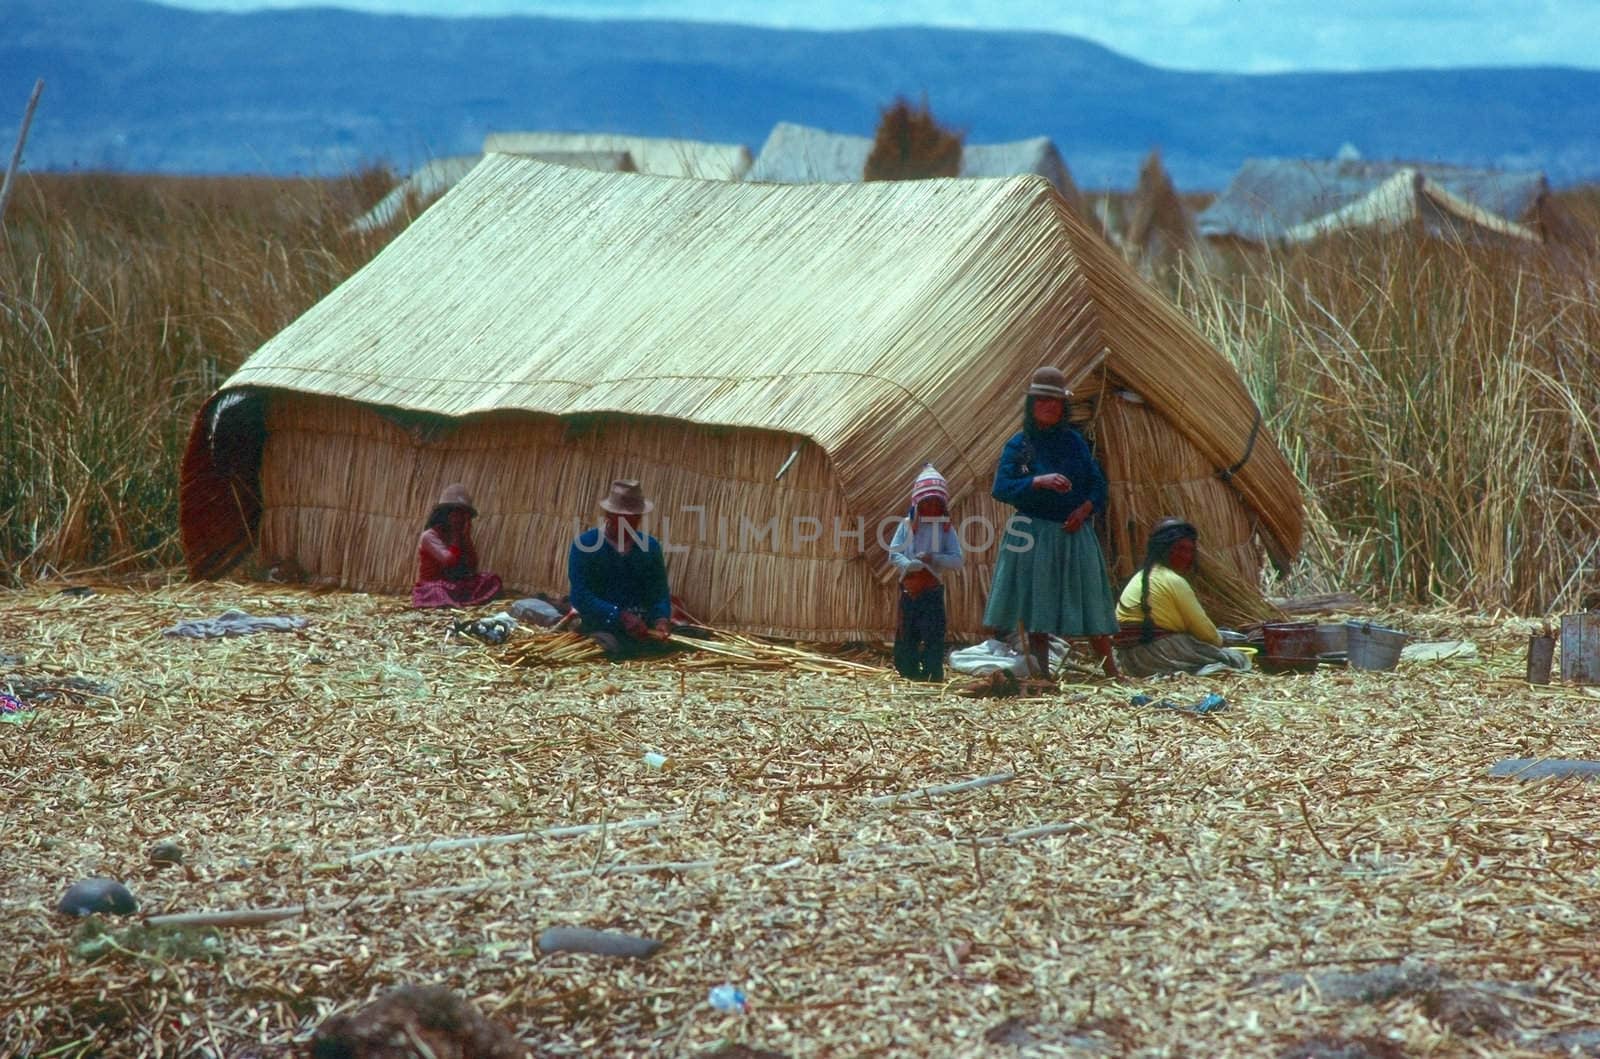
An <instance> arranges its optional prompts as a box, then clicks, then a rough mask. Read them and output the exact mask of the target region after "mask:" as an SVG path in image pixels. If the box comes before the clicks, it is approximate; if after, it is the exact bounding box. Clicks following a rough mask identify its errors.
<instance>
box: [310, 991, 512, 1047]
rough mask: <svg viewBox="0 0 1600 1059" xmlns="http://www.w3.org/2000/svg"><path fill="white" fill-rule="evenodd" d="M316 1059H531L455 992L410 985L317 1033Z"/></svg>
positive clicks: (337, 1018) (314, 1043) (331, 1020)
mask: <svg viewBox="0 0 1600 1059" xmlns="http://www.w3.org/2000/svg"><path fill="white" fill-rule="evenodd" d="M308 1054H309V1055H310V1056H311V1059H527V1055H528V1047H527V1045H525V1044H523V1043H522V1042H521V1041H519V1040H517V1039H516V1038H515V1037H514V1036H512V1035H511V1032H510V1031H509V1030H507V1029H505V1028H504V1027H503V1026H501V1025H499V1024H498V1023H495V1022H491V1021H489V1020H488V1019H486V1018H484V1016H483V1015H482V1014H480V1013H479V1011H478V1009H477V1008H475V1007H473V1006H472V1005H471V1004H469V1003H467V1001H465V1000H463V999H462V998H460V997H458V996H456V995H455V994H454V993H452V992H451V991H450V990H448V989H446V988H444V987H443V986H437V985H407V986H401V987H400V988H399V989H395V990H393V991H391V992H388V993H385V994H384V995H383V996H380V997H378V998H377V999H376V1000H374V1001H372V1003H370V1004H368V1005H366V1006H365V1007H362V1008H359V1009H357V1010H356V1011H353V1012H350V1013H348V1014H343V1015H334V1016H332V1017H330V1018H328V1019H327V1020H326V1021H324V1022H323V1024H322V1025H321V1026H319V1027H317V1032H316V1033H315V1034H313V1035H312V1037H311V1043H310V1046H309V1049H308Z"/></svg>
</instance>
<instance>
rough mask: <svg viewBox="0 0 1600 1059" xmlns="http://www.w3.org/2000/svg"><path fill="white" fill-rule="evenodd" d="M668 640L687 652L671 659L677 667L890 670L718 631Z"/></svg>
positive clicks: (876, 673) (881, 672) (875, 672)
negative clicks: (712, 634) (708, 636)
mask: <svg viewBox="0 0 1600 1059" xmlns="http://www.w3.org/2000/svg"><path fill="white" fill-rule="evenodd" d="M669 642H670V643H672V644H673V645H674V646H676V647H680V648H684V649H686V650H687V651H689V652H690V654H689V655H688V656H687V657H684V656H679V657H676V658H674V660H673V664H674V665H675V666H677V667H678V668H680V669H686V670H698V669H720V668H726V667H734V668H739V669H790V670H794V671H795V672H800V673H832V674H836V675H850V674H856V675H872V676H887V675H888V674H889V671H888V670H886V669H882V668H880V667H878V666H870V665H865V664H863V663H861V662H854V661H851V660H850V659H847V658H841V657H838V656H835V655H826V654H820V653H818V652H816V651H811V650H807V649H806V648H804V647H797V646H793V645H787V644H778V643H770V642H768V641H765V640H755V639H751V638H750V637H748V636H739V635H736V634H733V633H726V632H718V633H716V634H715V638H714V639H701V638H699V637H693V636H681V635H674V636H673V637H671V639H670V641H669Z"/></svg>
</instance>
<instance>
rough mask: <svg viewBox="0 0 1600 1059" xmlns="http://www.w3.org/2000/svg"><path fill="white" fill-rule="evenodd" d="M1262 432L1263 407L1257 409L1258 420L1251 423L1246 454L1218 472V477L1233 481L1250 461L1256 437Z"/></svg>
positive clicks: (1245, 444) (1245, 446) (1246, 443)
mask: <svg viewBox="0 0 1600 1059" xmlns="http://www.w3.org/2000/svg"><path fill="white" fill-rule="evenodd" d="M1260 434H1261V409H1259V408H1257V409H1256V420H1255V422H1254V423H1251V424H1250V437H1249V438H1248V439H1246V441H1245V443H1244V455H1243V456H1240V457H1239V462H1238V463H1236V464H1234V465H1233V466H1232V467H1229V468H1227V469H1225V470H1221V471H1218V472H1217V477H1218V478H1221V479H1222V480H1223V481H1224V482H1228V481H1232V480H1233V476H1234V475H1236V474H1238V473H1239V469H1240V468H1241V467H1243V466H1244V465H1245V464H1246V463H1249V462H1250V454H1251V453H1252V452H1254V451H1255V450H1256V438H1257V437H1258V436H1260Z"/></svg>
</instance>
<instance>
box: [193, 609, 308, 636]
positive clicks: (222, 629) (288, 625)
mask: <svg viewBox="0 0 1600 1059" xmlns="http://www.w3.org/2000/svg"><path fill="white" fill-rule="evenodd" d="M308 624H309V622H308V621H307V620H306V619H305V618H300V617H275V618H253V617H251V616H250V615H248V614H246V613H245V612H244V611H242V610H225V611H223V612H222V613H221V614H219V615H218V616H217V617H215V618H200V619H197V620H195V621H180V622H179V623H178V624H176V625H174V626H173V627H172V628H170V629H163V630H161V635H162V636H186V637H188V638H189V639H191V640H214V639H216V638H218V637H221V636H248V635H250V634H251V633H253V632H289V631H290V630H292V629H303V628H305V627H306V626H307V625H308Z"/></svg>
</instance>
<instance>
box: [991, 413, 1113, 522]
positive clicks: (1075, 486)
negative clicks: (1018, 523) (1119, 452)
mask: <svg viewBox="0 0 1600 1059" xmlns="http://www.w3.org/2000/svg"><path fill="white" fill-rule="evenodd" d="M1040 474H1064V475H1066V476H1067V477H1068V478H1069V479H1071V481H1072V490H1071V492H1066V493H1057V492H1053V491H1051V490H1049V489H1035V488H1033V479H1034V477H1035V476H1036V475H1040ZM991 495H992V496H993V497H994V498H995V499H996V500H999V501H1001V502H1003V503H1007V504H1010V505H1011V506H1012V507H1014V508H1016V509H1017V510H1018V511H1019V512H1021V513H1022V514H1024V515H1028V516H1030V517H1031V518H1037V519H1044V520H1046V521H1049V522H1065V521H1066V520H1067V517H1068V516H1069V515H1071V514H1072V513H1073V512H1074V511H1076V510H1077V509H1078V506H1079V505H1080V504H1082V503H1083V502H1084V501H1085V500H1087V501H1089V502H1090V503H1091V504H1093V505H1094V509H1095V511H1097V512H1098V511H1104V510H1105V506H1106V476H1105V472H1104V471H1102V470H1101V469H1100V464H1099V462H1098V461H1096V460H1095V458H1094V453H1092V452H1090V451H1089V443H1088V442H1087V441H1085V440H1084V437H1083V435H1082V434H1080V433H1078V432H1077V431H1076V430H1074V429H1072V428H1071V427H1068V426H1060V427H1056V428H1055V429H1054V430H1041V431H1039V432H1038V433H1036V434H1034V436H1033V437H1031V438H1030V437H1029V436H1028V435H1027V434H1026V433H1024V432H1021V431H1019V432H1018V433H1017V434H1015V435H1013V436H1012V438H1011V440H1010V441H1008V442H1006V447H1005V448H1004V449H1002V450H1001V452H1000V464H999V466H997V467H996V468H995V471H994V489H993V490H992V491H991Z"/></svg>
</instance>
